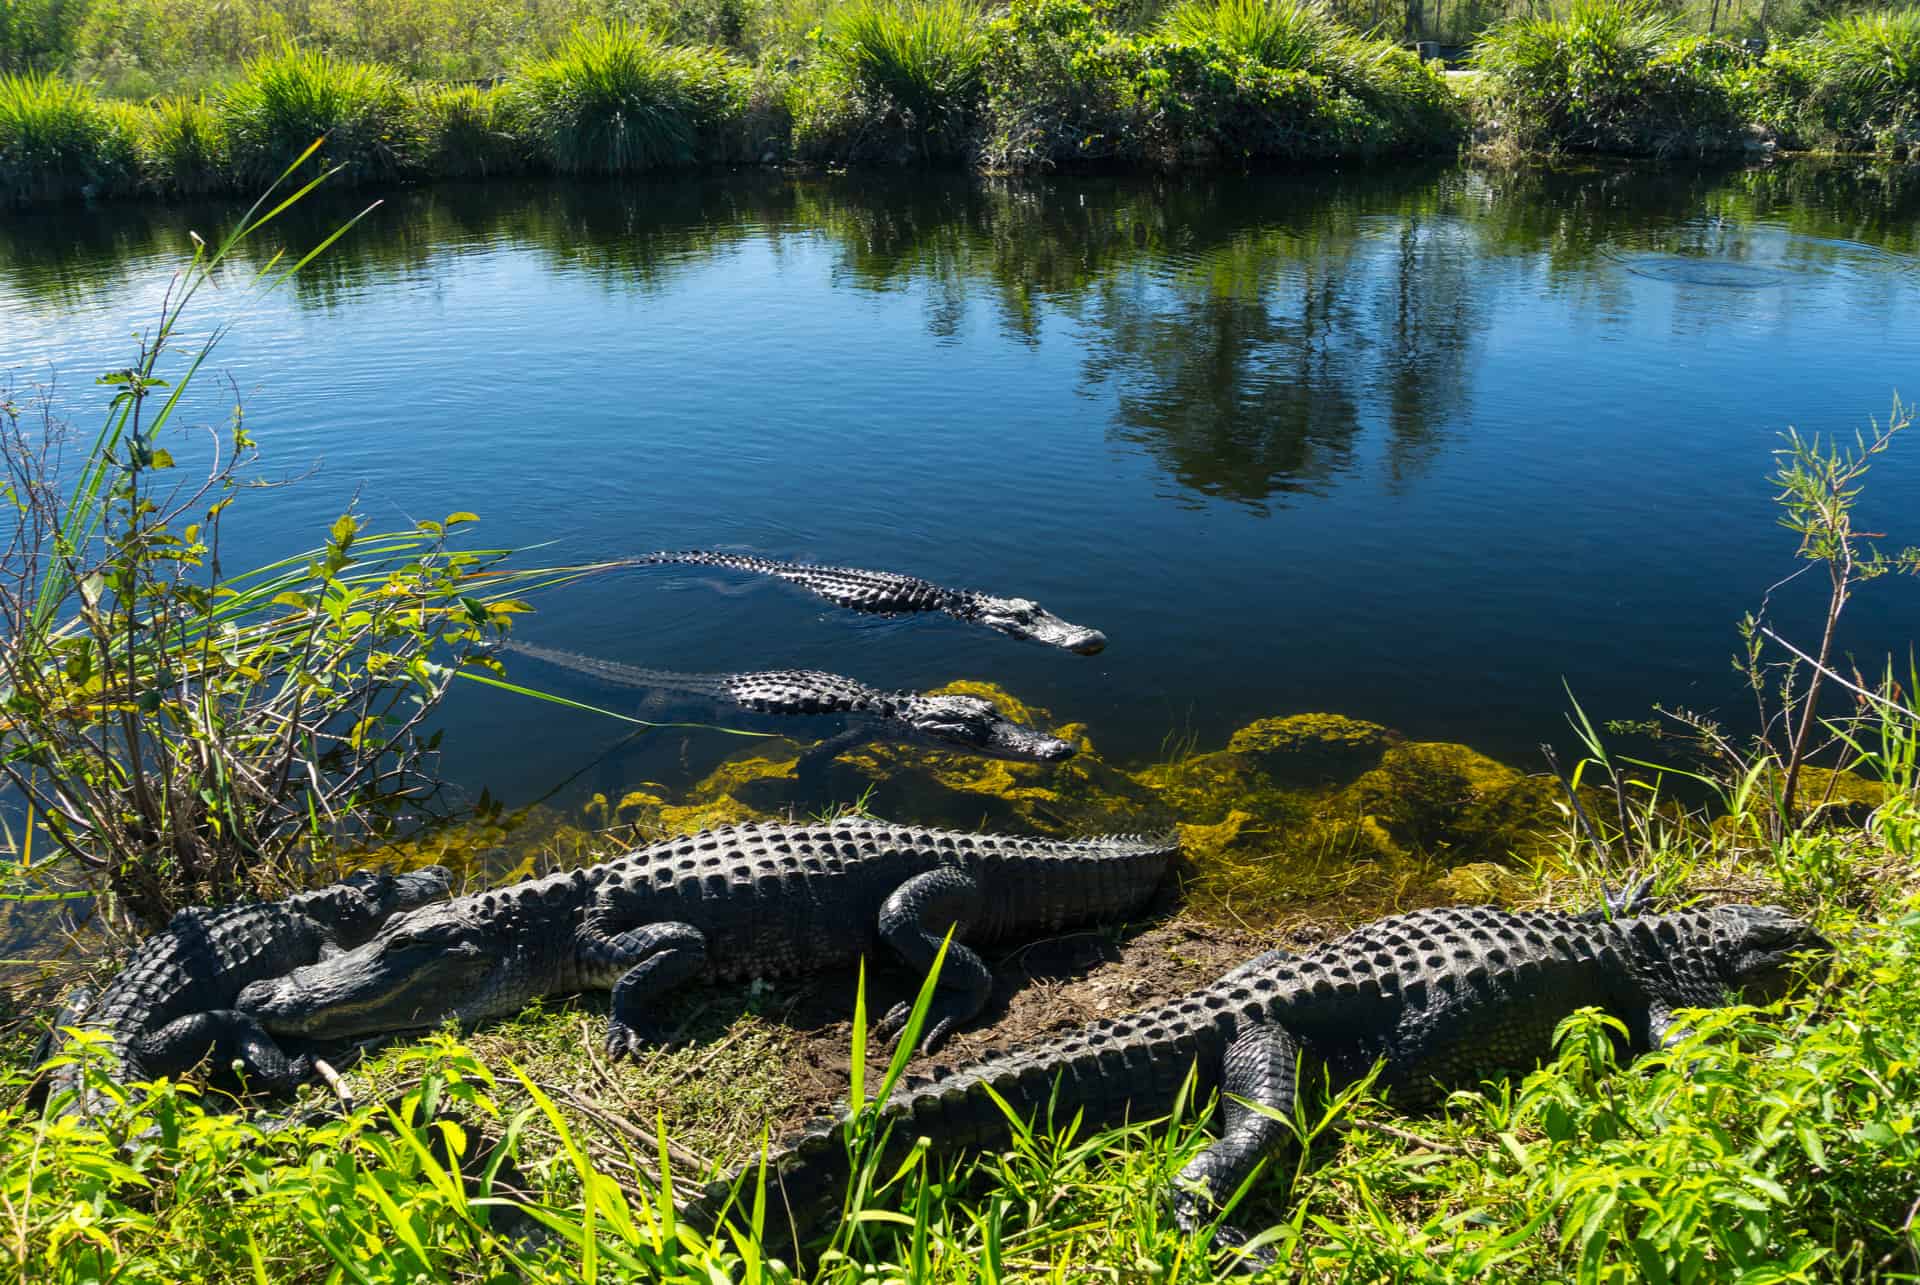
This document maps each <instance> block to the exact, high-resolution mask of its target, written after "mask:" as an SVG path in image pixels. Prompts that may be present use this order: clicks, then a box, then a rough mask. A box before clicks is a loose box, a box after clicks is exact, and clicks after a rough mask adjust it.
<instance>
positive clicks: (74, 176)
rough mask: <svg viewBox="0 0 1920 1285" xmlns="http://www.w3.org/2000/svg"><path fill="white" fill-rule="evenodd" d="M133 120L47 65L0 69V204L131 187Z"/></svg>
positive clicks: (134, 158) (128, 113)
mask: <svg viewBox="0 0 1920 1285" xmlns="http://www.w3.org/2000/svg"><path fill="white" fill-rule="evenodd" d="M135 119H137V117H136V115H135V114H134V113H133V112H132V110H131V109H128V108H125V107H124V106H122V105H121V104H117V103H108V102H103V101H102V100H101V99H100V98H99V96H98V95H96V94H95V93H94V92H93V90H91V89H90V88H88V87H87V86H85V85H76V84H73V83H71V82H69V81H66V80H63V79H61V78H60V77H58V76H56V75H54V74H52V73H50V72H48V73H40V72H24V73H21V74H18V75H15V74H4V75H0V205H4V204H25V203H27V202H31V201H61V200H69V199H71V198H73V197H76V196H111V195H115V194H117V193H120V192H124V191H128V190H131V189H132V187H133V185H134V182H135V180H136V176H137V174H138V156H137V154H136V150H135V143H134V133H133V128H132V126H133V122H134V120H135Z"/></svg>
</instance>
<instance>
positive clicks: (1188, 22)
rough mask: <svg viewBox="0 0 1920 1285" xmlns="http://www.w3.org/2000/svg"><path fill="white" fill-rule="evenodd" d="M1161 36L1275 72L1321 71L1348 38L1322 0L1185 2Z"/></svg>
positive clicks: (1170, 13) (1165, 24)
mask: <svg viewBox="0 0 1920 1285" xmlns="http://www.w3.org/2000/svg"><path fill="white" fill-rule="evenodd" d="M1160 32H1161V34H1162V35H1164V36H1166V37H1168V38H1169V39H1173V40H1178V41H1182V42H1184V43H1186V44H1192V45H1205V44H1209V43H1211V44H1215V45H1218V46H1219V47H1220V48H1222V49H1228V50H1231V51H1232V52H1234V53H1237V54H1239V55H1241V56H1242V57H1244V58H1248V59H1251V60H1252V61H1254V62H1256V63H1259V64H1261V65H1262V66H1265V67H1271V68H1273V69H1275V70H1276V71H1317V70H1321V69H1323V68H1325V67H1326V66H1327V65H1328V64H1329V62H1331V61H1333V60H1334V59H1336V58H1337V57H1338V55H1339V50H1340V46H1341V43H1342V39H1343V37H1344V36H1345V34H1346V33H1344V32H1343V31H1342V30H1341V29H1340V26H1339V24H1337V23H1336V22H1335V21H1334V20H1333V17H1332V16H1331V15H1330V14H1329V13H1328V12H1327V11H1326V8H1325V6H1323V5H1321V4H1319V3H1317V0H1184V2H1183V3H1181V4H1179V5H1176V6H1175V7H1174V8H1172V9H1170V10H1168V11H1167V14H1166V16H1165V17H1164V18H1162V19H1161V21H1160Z"/></svg>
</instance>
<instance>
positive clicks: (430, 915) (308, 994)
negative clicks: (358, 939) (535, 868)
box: [234, 906, 498, 1040]
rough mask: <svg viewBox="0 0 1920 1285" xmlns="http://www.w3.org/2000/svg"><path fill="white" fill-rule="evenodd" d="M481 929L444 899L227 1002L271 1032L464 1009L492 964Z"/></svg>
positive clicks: (352, 1033)
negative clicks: (366, 939)
mask: <svg viewBox="0 0 1920 1285" xmlns="http://www.w3.org/2000/svg"><path fill="white" fill-rule="evenodd" d="M484 935H485V933H484V930H483V929H482V928H481V927H480V926H479V925H476V924H474V923H472V922H471V921H469V920H468V919H467V918H466V917H465V916H463V915H460V914H459V913H457V912H455V911H453V910H452V909H451V908H450V907H448V906H433V907H428V908H426V909H424V910H420V911H416V912H414V913H412V914H409V915H404V916H402V917H401V918H399V919H396V920H394V921H393V922H392V923H390V924H389V925H388V926H387V928H386V930H385V931H383V932H382V933H381V934H380V935H379V936H377V937H375V938H374V939H373V940H372V941H370V942H368V943H367V944H366V945H364V946H360V947H357V948H355V949H353V950H349V951H343V952H341V953H340V954H337V955H334V956H332V957H331V958H328V959H324V960H321V961H320V962H319V963H316V964H309V965H308V966H306V967H304V968H296V969H294V970H293V971H292V972H290V973H287V974H285V975H284V976H281V977H277V978H273V979H271V980H268V981H262V982H255V983H254V984H252V985H251V986H248V987H246V988H245V989H244V990H242V991H241V992H240V995H239V998H238V999H237V1000H236V1001H235V1005H234V1006H235V1007H236V1008H238V1009H240V1011H242V1012H244V1013H249V1014H251V1015H252V1016H253V1017H255V1018H257V1019H258V1020H259V1022H260V1024H261V1025H262V1026H263V1027H265V1028H266V1029H267V1031H268V1032H269V1033H271V1034H274V1035H299V1036H305V1037H307V1038H309V1039H322V1040H324V1039H352V1038H354V1037H356V1036H361V1035H373V1034H380V1033H383V1032H388V1031H395V1030H413V1029H417V1028H420V1027H427V1026H437V1025H439V1024H440V1023H441V1022H444V1021H446V1020H447V1019H448V1018H450V1017H452V1018H460V1017H463V1016H466V1015H467V1014H468V1013H469V1012H470V1011H471V1010H472V1009H473V1008H474V1007H475V1005H474V1000H475V997H476V995H482V994H486V993H488V992H490V991H491V990H493V989H494V988H493V987H489V986H487V985H486V984H485V983H484V981H483V978H484V976H485V975H486V974H487V973H488V972H490V971H491V970H492V969H494V967H495V966H496V964H497V962H498V961H497V959H496V958H495V952H492V951H489V950H488V949H487V948H486V946H485V944H484V943H483V942H482V941H481V938H482V937H483V936H484Z"/></svg>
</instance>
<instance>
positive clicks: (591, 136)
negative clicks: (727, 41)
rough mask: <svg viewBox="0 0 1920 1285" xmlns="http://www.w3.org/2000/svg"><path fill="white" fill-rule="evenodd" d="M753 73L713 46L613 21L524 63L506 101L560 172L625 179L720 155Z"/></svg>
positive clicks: (537, 150) (535, 146) (539, 153)
mask: <svg viewBox="0 0 1920 1285" xmlns="http://www.w3.org/2000/svg"><path fill="white" fill-rule="evenodd" d="M749 82H750V77H749V74H748V72H747V69H746V67H745V66H744V65H742V64H741V63H740V62H739V61H738V60H737V59H735V58H733V57H732V56H731V55H729V54H727V53H725V52H723V51H722V50H719V49H714V48H710V47H701V46H695V45H669V44H666V43H663V42H662V41H661V40H659V39H658V38H657V37H655V36H654V35H652V34H651V33H650V32H647V31H644V30H642V29H640V28H638V27H631V26H627V25H624V24H620V23H611V24H606V25H601V26H593V27H588V28H585V29H583V30H580V31H576V32H574V33H573V35H571V36H569V37H568V38H567V41H566V43H565V44H563V45H562V46H561V47H560V49H559V50H558V51H557V52H556V53H555V54H554V55H553V57H551V58H544V59H540V60H538V61H536V62H530V63H527V64H526V65H524V66H523V67H521V69H520V72H519V75H518V76H517V77H516V79H515V80H514V81H513V83H512V86H511V90H510V102H511V105H512V109H513V111H514V112H515V113H516V116H517V119H518V120H519V121H520V123H521V125H522V127H523V128H524V129H525V131H526V134H527V138H528V141H529V145H530V146H531V147H532V148H533V150H534V152H535V154H536V155H537V156H539V157H540V159H541V160H543V161H544V162H545V163H546V164H548V165H550V166H552V167H553V168H554V169H555V170H557V171H559V172H560V173H562V174H626V173H634V172H638V171H642V170H650V169H660V168H664V167H669V166H681V165H692V164H696V163H699V162H703V161H717V160H721V159H724V157H725V154H726V151H727V144H728V141H729V137H730V134H729V131H730V127H731V126H732V125H733V123H734V122H735V121H736V120H737V119H738V118H739V116H740V113H741V111H742V109H743V108H744V106H745V99H746V92H747V87H748V84H749Z"/></svg>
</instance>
